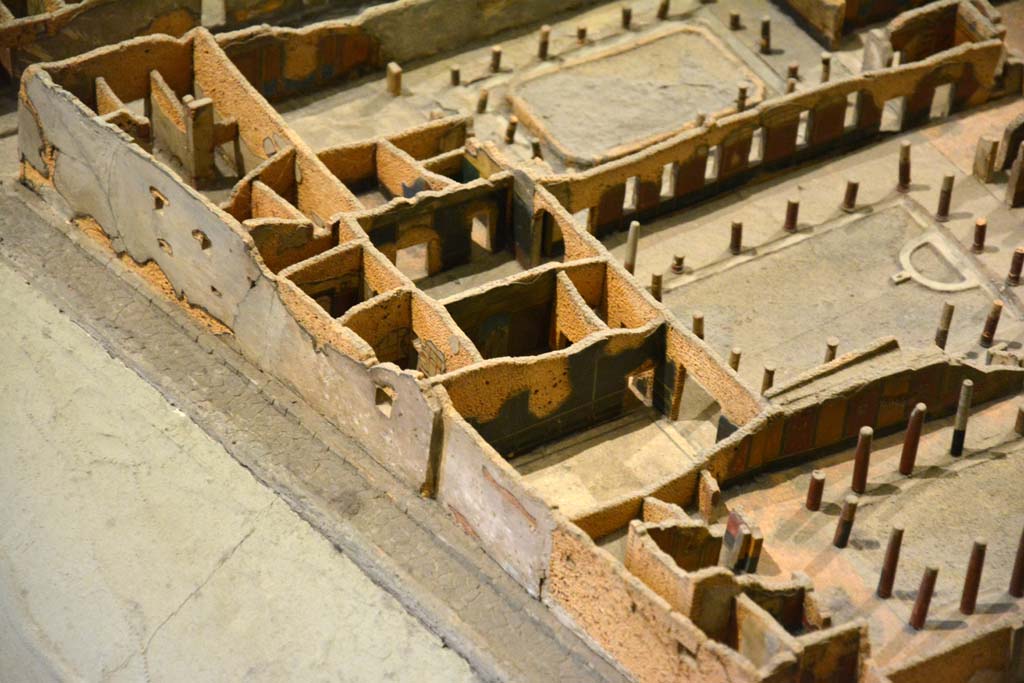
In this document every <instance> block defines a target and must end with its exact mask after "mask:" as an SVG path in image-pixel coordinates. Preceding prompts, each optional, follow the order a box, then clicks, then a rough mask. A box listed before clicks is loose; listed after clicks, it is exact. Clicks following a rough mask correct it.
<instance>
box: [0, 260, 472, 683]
mask: <svg viewBox="0 0 1024 683" xmlns="http://www.w3.org/2000/svg"><path fill="white" fill-rule="evenodd" d="M0 320H3V324H2V325H0V347H2V348H3V349H4V354H3V356H2V358H0V434H2V441H0V471H2V472H3V476H2V477H0V679H2V680H4V681H21V680H24V681H28V680H33V681H36V680H50V679H60V680H91V681H97V680H126V681H127V680H143V679H148V680H155V681H159V680H167V681H196V680H241V679H246V680H275V681H279V680H314V679H317V680H344V681H382V680H395V681H398V680H402V681H468V680H472V679H473V678H474V676H473V673H472V672H471V670H470V668H469V666H468V664H467V663H466V662H465V661H464V660H463V659H462V658H461V657H459V656H458V655H457V654H456V653H455V652H454V651H452V650H450V649H447V648H446V647H445V646H444V644H443V643H442V642H441V640H440V638H438V637H437V636H436V635H434V634H433V633H431V632H430V631H428V630H427V629H426V628H425V627H424V626H423V625H422V623H420V622H419V621H418V620H416V619H415V618H414V617H412V616H411V615H409V614H408V613H407V612H406V611H405V610H404V609H403V608H402V606H401V605H400V604H399V603H398V601H397V600H395V598H393V597H392V596H391V595H389V594H388V593H386V592H385V591H384V590H383V589H381V588H380V587H378V586H377V585H375V584H374V583H373V582H371V581H370V580H369V579H368V578H367V577H366V576H365V575H364V574H363V573H362V571H361V570H360V569H359V568H358V567H356V566H355V565H354V564H353V563H352V561H351V560H349V559H348V558H347V557H345V556H344V555H343V554H341V553H339V552H337V550H335V549H334V547H333V546H332V545H331V544H330V543H329V542H328V541H327V540H326V539H325V538H324V537H323V536H322V535H320V534H319V533H318V532H317V531H315V530H314V529H313V528H312V527H310V526H309V525H308V524H307V523H306V522H305V521H303V520H302V519H301V518H299V516H298V515H296V514H295V513H294V512H293V511H292V510H291V509H290V508H289V507H288V506H287V505H286V504H285V503H284V502H283V501H282V500H281V499H280V498H278V497H277V496H276V495H275V494H274V493H273V492H272V491H270V490H269V489H267V488H266V487H265V486H263V485H262V484H260V483H259V482H257V481H256V480H255V479H254V478H253V476H252V475H251V474H250V473H249V472H248V471H247V470H245V469H244V468H242V467H241V466H239V465H238V463H237V462H235V461H234V460H233V459H232V458H231V457H230V456H229V455H228V453H227V452H225V450H224V448H223V447H222V446H220V445H219V444H218V443H217V442H215V441H213V440H212V439H211V438H210V437H209V436H208V435H207V434H206V433H205V432H203V431H202V430H200V429H199V428H198V427H197V426H196V425H195V424H194V423H193V422H192V421H191V420H190V419H189V418H188V417H187V416H186V415H185V414H184V413H182V412H180V411H179V410H177V409H176V408H174V407H172V406H171V405H170V404H169V403H168V402H167V401H166V400H165V399H164V397H163V396H162V395H161V394H160V393H159V392H157V390H156V389H154V388H153V387H152V386H150V385H149V384H147V383H146V382H145V381H143V380H142V379H141V378H140V377H139V376H138V375H136V374H135V373H134V372H133V371H131V370H129V369H128V368H127V367H125V366H124V365H123V364H122V363H121V362H120V361H118V360H115V359H114V358H111V356H109V355H108V354H107V353H106V351H104V349H103V348H102V347H101V346H100V345H99V344H98V343H97V342H96V341H95V340H94V339H93V338H91V337H90V336H89V335H87V334H86V333H85V332H84V331H83V330H82V329H81V328H79V327H78V326H76V325H75V324H74V323H73V322H71V321H70V320H69V319H68V318H67V317H66V316H65V315H63V314H62V313H61V312H60V311H58V309H57V308H55V307H54V306H53V305H52V304H50V303H49V302H48V301H47V300H46V299H44V298H43V297H42V296H41V295H40V294H39V293H38V292H37V291H36V290H35V289H34V288H33V287H32V286H31V285H29V284H26V282H25V280H24V278H23V277H21V276H19V275H18V274H17V273H16V272H15V271H13V270H12V269H11V268H10V267H9V266H8V265H7V264H6V263H5V262H4V261H2V260H0Z"/></svg>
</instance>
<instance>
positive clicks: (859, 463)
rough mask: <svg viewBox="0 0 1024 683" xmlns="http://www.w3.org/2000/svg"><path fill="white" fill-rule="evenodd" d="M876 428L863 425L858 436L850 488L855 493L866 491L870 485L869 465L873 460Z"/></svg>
mask: <svg viewBox="0 0 1024 683" xmlns="http://www.w3.org/2000/svg"><path fill="white" fill-rule="evenodd" d="M874 436H875V430H873V429H872V428H871V427H861V428H860V434H858V436H857V451H856V453H855V454H854V456H853V481H852V482H851V483H850V489H851V490H852V491H853V492H854V493H864V491H865V490H866V489H867V487H868V466H869V465H870V462H871V442H872V440H873V439H874Z"/></svg>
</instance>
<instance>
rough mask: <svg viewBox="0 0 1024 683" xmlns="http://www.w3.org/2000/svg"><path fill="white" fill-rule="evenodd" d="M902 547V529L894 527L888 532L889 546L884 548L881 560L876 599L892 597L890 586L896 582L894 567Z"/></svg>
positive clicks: (897, 563)
mask: <svg viewBox="0 0 1024 683" xmlns="http://www.w3.org/2000/svg"><path fill="white" fill-rule="evenodd" d="M902 545H903V527H901V526H895V527H893V528H892V531H890V532H889V545H887V546H886V547H885V559H884V560H882V574H881V576H879V577H878V590H877V591H876V593H877V595H878V597H880V598H882V599H883V600H884V599H886V598H890V597H892V586H893V584H894V583H895V582H896V567H897V565H899V562H900V546H902Z"/></svg>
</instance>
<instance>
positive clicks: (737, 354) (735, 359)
mask: <svg viewBox="0 0 1024 683" xmlns="http://www.w3.org/2000/svg"><path fill="white" fill-rule="evenodd" d="M742 356H743V349H741V348H740V347H738V346H734V347H732V350H731V351H729V367H730V368H732V369H733V370H736V371H737V372H738V371H739V369H740V358H742Z"/></svg>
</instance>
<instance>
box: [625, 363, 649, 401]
mask: <svg viewBox="0 0 1024 683" xmlns="http://www.w3.org/2000/svg"><path fill="white" fill-rule="evenodd" d="M626 386H627V387H628V388H629V392H627V394H630V395H632V398H633V399H635V400H630V396H629V395H627V396H626V402H625V405H624V406H623V407H624V408H625V409H630V408H639V407H640V406H641V405H643V406H646V407H648V408H650V407H652V406H653V405H654V368H650V369H648V370H640V371H638V372H634V373H633V374H631V375H629V376H627V377H626Z"/></svg>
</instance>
